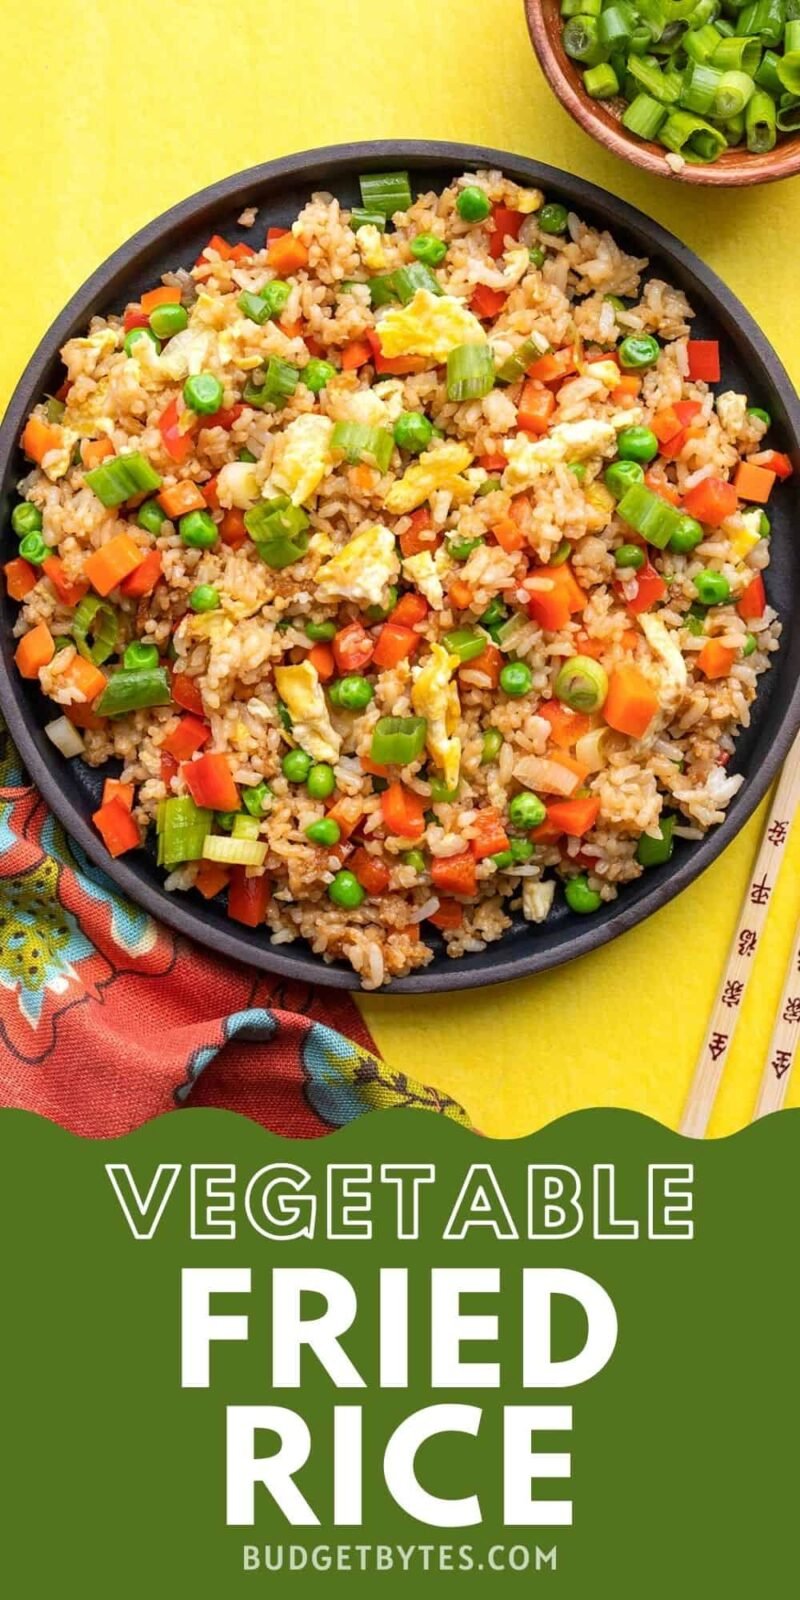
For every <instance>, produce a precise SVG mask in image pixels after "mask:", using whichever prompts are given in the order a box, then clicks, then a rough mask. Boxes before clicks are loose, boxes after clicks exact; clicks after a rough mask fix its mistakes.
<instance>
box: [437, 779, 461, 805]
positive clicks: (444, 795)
mask: <svg viewBox="0 0 800 1600" xmlns="http://www.w3.org/2000/svg"><path fill="white" fill-rule="evenodd" d="M430 785H431V800H432V801H433V803H434V805H435V806H442V805H452V802H453V801H454V800H457V799H458V791H459V788H460V787H461V786H460V784H458V783H457V784H456V786H455V788H454V789H448V787H447V784H446V783H445V781H444V778H431V780H430Z"/></svg>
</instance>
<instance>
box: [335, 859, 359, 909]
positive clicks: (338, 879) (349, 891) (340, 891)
mask: <svg viewBox="0 0 800 1600" xmlns="http://www.w3.org/2000/svg"><path fill="white" fill-rule="evenodd" d="M328 899H329V900H332V901H333V903H334V905H335V906H343V907H344V909H345V911H354V910H355V909H356V907H357V906H360V905H361V902H362V900H363V899H364V890H363V889H362V887H361V884H360V883H359V881H358V878H357V877H356V875H355V873H354V872H348V871H347V869H346V868H344V869H343V870H342V871H341V872H337V874H336V876H335V878H334V880H333V883H329V884H328Z"/></svg>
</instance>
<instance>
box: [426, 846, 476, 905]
mask: <svg viewBox="0 0 800 1600" xmlns="http://www.w3.org/2000/svg"><path fill="white" fill-rule="evenodd" d="M431 878H432V880H433V886H434V888H435V889H441V890H442V891H443V893H444V894H462V895H473V894H474V893H475V890H476V888H477V878H476V873H475V857H474V856H473V854H472V851H471V850H465V851H464V852H463V853H462V854H461V855H460V856H437V857H436V859H435V860H434V861H433V862H432V863H431Z"/></svg>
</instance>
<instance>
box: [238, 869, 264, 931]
mask: <svg viewBox="0 0 800 1600" xmlns="http://www.w3.org/2000/svg"><path fill="white" fill-rule="evenodd" d="M269 901H270V882H269V878H268V877H267V875H266V873H265V872H262V873H261V874H260V875H259V876H258V877H250V878H249V877H248V876H247V868H246V867H231V870H230V878H229V880H228V916H229V917H232V918H233V921H234V922H242V923H244V926H245V927H246V928H260V927H261V924H262V923H263V922H264V920H265V918H266V915H267V907H268V906H269Z"/></svg>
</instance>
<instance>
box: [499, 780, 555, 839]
mask: <svg viewBox="0 0 800 1600" xmlns="http://www.w3.org/2000/svg"><path fill="white" fill-rule="evenodd" d="M508 815H509V817H510V819H511V823H512V826H513V827H515V828H524V829H525V831H526V833H527V832H528V831H529V830H530V829H531V828H538V827H540V826H541V824H542V823H543V822H544V819H545V817H546V816H547V810H546V807H545V806H544V804H543V802H542V801H541V800H540V799H539V796H538V794H533V792H532V791H531V790H530V789H523V790H521V792H520V793H519V794H515V795H514V798H513V800H511V801H510V803H509V807H508Z"/></svg>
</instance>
